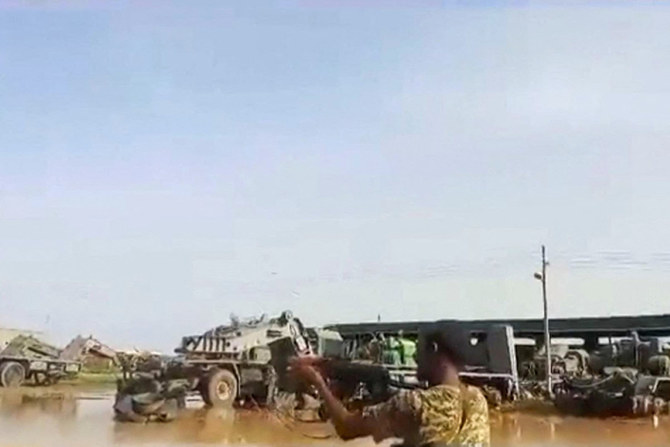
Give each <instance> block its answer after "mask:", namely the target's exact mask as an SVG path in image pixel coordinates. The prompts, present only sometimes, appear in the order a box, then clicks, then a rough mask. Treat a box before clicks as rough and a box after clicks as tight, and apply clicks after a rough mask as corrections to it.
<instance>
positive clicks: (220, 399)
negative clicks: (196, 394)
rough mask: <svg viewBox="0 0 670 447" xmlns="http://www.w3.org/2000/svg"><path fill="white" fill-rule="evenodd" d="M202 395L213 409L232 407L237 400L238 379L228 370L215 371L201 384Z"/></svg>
mask: <svg viewBox="0 0 670 447" xmlns="http://www.w3.org/2000/svg"><path fill="white" fill-rule="evenodd" d="M200 394H201V395H202V400H204V401H205V403H206V404H207V405H209V406H211V407H218V408H225V407H230V406H232V405H233V403H234V402H235V399H236V398H237V378H236V377H235V375H234V374H233V373H232V372H230V371H228V370H226V369H215V370H214V371H212V372H211V373H210V374H209V376H208V377H207V379H206V380H205V381H204V383H202V384H201V388H200Z"/></svg>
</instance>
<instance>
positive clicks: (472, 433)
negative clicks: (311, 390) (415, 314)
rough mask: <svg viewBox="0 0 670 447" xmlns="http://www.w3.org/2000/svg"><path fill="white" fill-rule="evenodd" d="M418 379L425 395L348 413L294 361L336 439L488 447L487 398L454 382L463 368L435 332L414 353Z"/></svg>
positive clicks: (306, 366)
mask: <svg viewBox="0 0 670 447" xmlns="http://www.w3.org/2000/svg"><path fill="white" fill-rule="evenodd" d="M417 364H418V368H417V376H418V378H419V380H422V381H425V382H427V383H428V385H429V388H428V389H425V390H411V391H401V392H400V393H398V394H396V395H395V396H394V397H392V398H391V399H389V400H388V401H386V402H383V403H381V404H378V405H374V406H372V407H368V408H366V409H364V410H363V411H362V412H360V413H358V412H350V411H348V410H347V409H346V408H345V407H344V405H343V404H342V402H340V401H339V400H338V399H337V398H336V397H335V396H334V395H333V393H332V392H331V391H330V390H329V388H328V386H327V384H326V382H325V380H324V379H323V377H322V375H321V374H320V373H319V372H318V369H317V367H316V366H315V365H316V364H315V363H314V361H305V360H299V361H298V362H297V363H295V364H294V365H293V368H294V369H295V371H296V372H297V373H298V374H299V375H301V376H302V377H303V378H304V379H306V380H308V381H309V382H311V383H312V384H314V385H315V386H316V388H317V389H318V390H319V393H320V394H321V396H322V398H323V400H324V403H325V406H326V408H327V410H328V413H329V414H330V416H331V420H332V422H333V424H334V426H335V429H336V431H337V433H338V435H339V436H340V437H341V438H343V439H352V438H357V437H362V436H370V435H371V436H372V437H373V438H374V440H375V441H376V442H380V441H382V440H384V439H388V438H401V439H402V440H403V445H405V446H416V447H425V446H438V445H439V446H446V445H460V446H488V445H489V444H490V431H489V417H488V406H487V403H486V398H485V397H484V395H483V394H482V392H481V391H480V390H479V389H478V388H476V387H473V386H468V385H465V384H463V383H462V382H461V381H460V380H459V376H458V373H459V369H460V367H461V366H462V364H463V362H462V361H461V358H460V356H459V355H458V351H457V350H455V349H453V347H452V346H451V345H450V341H449V340H448V339H447V338H446V337H444V335H443V334H442V333H440V332H433V333H430V334H427V335H426V336H425V337H423V338H422V340H421V341H420V343H419V347H418V351H417Z"/></svg>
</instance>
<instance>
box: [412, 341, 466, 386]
mask: <svg viewBox="0 0 670 447" xmlns="http://www.w3.org/2000/svg"><path fill="white" fill-rule="evenodd" d="M416 363H417V379H419V380H421V381H425V382H428V383H429V384H430V385H437V384H440V383H443V382H444V380H445V377H452V378H457V377H458V372H459V371H460V370H461V369H462V367H463V366H464V361H463V357H462V355H461V354H460V353H459V351H458V350H457V349H456V348H455V346H454V343H453V341H452V340H451V339H450V338H449V337H448V336H447V335H446V334H445V333H444V332H442V331H438V330H435V331H430V332H427V333H425V334H423V335H422V336H421V337H419V343H418V345H417V354H416Z"/></svg>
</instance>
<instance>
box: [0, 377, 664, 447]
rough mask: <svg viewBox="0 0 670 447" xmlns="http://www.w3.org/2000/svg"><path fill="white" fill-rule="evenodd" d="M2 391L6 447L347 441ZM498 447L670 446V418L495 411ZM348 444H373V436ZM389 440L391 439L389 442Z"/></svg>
mask: <svg viewBox="0 0 670 447" xmlns="http://www.w3.org/2000/svg"><path fill="white" fill-rule="evenodd" d="M2 391H3V392H2V393H0V447H18V446H31V447H32V446H59V447H60V446H68V447H77V446H101V447H104V446H112V445H133V444H135V445H145V446H148V445H160V446H174V447H186V446H194V445H198V444H200V445H202V444H229V445H242V444H253V445H256V446H262V445H308V444H309V445H313V446H317V447H318V446H326V445H333V444H344V443H343V442H341V441H339V440H337V439H336V438H333V437H331V438H328V439H315V438H323V437H326V436H328V435H332V429H331V427H330V426H329V425H328V424H321V423H295V422H289V421H286V420H283V421H282V420H280V419H279V418H278V417H277V416H275V415H273V414H271V413H268V412H266V411H262V410H239V411H223V412H221V411H215V410H205V409H203V408H202V404H201V402H198V401H197V400H194V401H192V402H189V408H188V409H187V410H186V411H185V412H184V414H183V415H182V416H181V417H180V419H178V420H177V421H175V422H172V423H168V424H158V423H152V424H146V425H138V424H128V423H118V422H114V421H113V418H112V398H113V392H112V390H110V389H109V388H107V389H101V388H99V387H98V388H96V387H85V388H82V387H76V388H75V387H59V388H56V389H53V388H52V389H27V390H23V391H21V392H13V393H8V392H7V391H6V390H2ZM491 424H492V441H493V445H494V446H510V445H525V446H540V445H542V446H545V445H555V446H587V445H588V446H599V445H602V446H614V445H621V446H624V445H625V446H631V445H635V446H667V445H670V420H668V419H661V420H660V421H658V423H657V424H656V427H655V426H654V423H653V421H652V420H651V419H645V420H635V421H631V420H597V419H579V418H566V417H560V416H558V415H556V414H553V413H552V412H551V411H550V410H547V409H545V410H543V411H540V410H537V409H536V410H535V411H524V412H516V413H512V412H510V413H502V414H501V413H494V414H492V417H491ZM347 445H348V446H352V447H358V446H372V445H373V443H372V441H371V440H369V439H363V440H357V441H353V442H349V443H347ZM386 445H388V444H386Z"/></svg>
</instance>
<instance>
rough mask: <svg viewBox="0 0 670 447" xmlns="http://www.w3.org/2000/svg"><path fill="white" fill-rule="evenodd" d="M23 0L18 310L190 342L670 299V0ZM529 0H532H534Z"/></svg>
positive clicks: (14, 220) (9, 82)
mask: <svg viewBox="0 0 670 447" xmlns="http://www.w3.org/2000/svg"><path fill="white" fill-rule="evenodd" d="M56 3H57V4H55V3H53V2H30V1H20V2H19V1H2V0H0V324H2V325H4V326H21V327H32V328H37V329H45V330H47V331H48V332H49V333H50V334H51V335H52V336H53V337H54V339H56V340H59V341H64V340H65V339H67V338H68V337H70V336H73V335H75V334H76V333H77V332H82V333H85V334H87V333H93V334H96V335H98V337H99V338H101V339H102V340H103V341H106V342H109V343H111V344H115V345H117V346H131V345H133V344H135V345H139V346H148V347H157V348H161V349H166V350H168V349H170V348H172V347H173V346H174V345H175V344H176V343H177V342H178V340H179V337H180V336H181V335H182V334H185V333H191V332H201V331H202V330H204V329H206V328H208V327H210V326H213V325H216V324H218V323H221V322H225V321H227V319H228V315H229V314H230V313H231V312H234V313H236V314H239V315H241V316H244V315H250V314H254V313H258V312H267V313H269V314H273V313H276V312H278V311H281V310H282V309H284V308H292V309H293V311H294V312H295V313H296V314H298V315H299V316H302V317H303V319H304V320H306V322H307V323H308V324H323V323H327V322H334V321H362V320H374V319H376V317H377V314H378V313H379V314H381V316H382V318H383V319H384V320H396V319H405V318H413V319H435V318H487V317H514V316H519V317H529V316H537V315H540V313H541V301H540V295H539V292H540V290H539V284H538V283H537V282H536V281H534V280H533V278H532V273H533V271H534V270H535V269H536V268H537V266H538V264H539V246H540V244H542V243H546V244H547V246H548V249H549V255H550V260H551V262H552V265H551V271H550V274H551V277H550V284H549V292H550V298H551V303H550V311H551V313H552V315H556V316H559V315H560V316H570V315H597V314H611V313H618V314H627V313H637V312H642V313H649V312H670V304H669V303H670V300H668V292H667V291H668V290H669V289H670V287H669V286H670V279H669V278H670V275H669V273H670V232H669V231H668V225H669V224H670V206H669V202H670V199H669V197H670V183H669V180H668V168H669V167H670V127H669V126H670V124H669V123H670V106H669V104H670V82H669V81H668V80H669V79H670V33H668V32H667V25H668V23H670V9H669V8H668V7H665V6H663V5H661V3H659V2H626V3H618V2H591V3H589V2H566V3H559V2H551V3H545V4H543V5H541V6H535V7H527V6H525V4H524V3H521V2H516V3H513V6H512V7H502V6H501V5H502V3H499V2H474V3H473V2H457V3H448V2H437V1H423V2H422V1H411V2H410V1H405V2H396V3H395V5H396V6H395V7H389V6H388V5H389V4H391V3H393V2H381V1H377V2H362V1H342V2H336V1H326V0H321V1H314V2H309V1H295V2H286V1H282V2H279V1H277V2H271V1H268V2H250V1H240V2H232V1H227V2H221V1H211V2H206V1H188V2H183V1H174V2H172V1H165V0H161V1H154V2H143V1H132V2H131V1H114V2H67V1H61V2H56ZM533 4H536V3H535V2H533Z"/></svg>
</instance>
